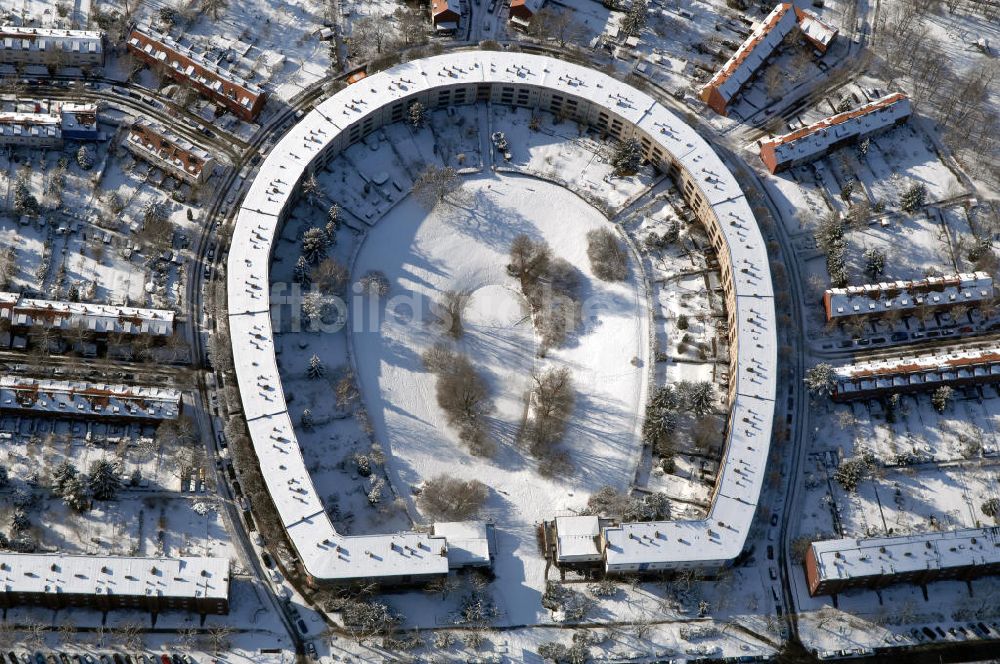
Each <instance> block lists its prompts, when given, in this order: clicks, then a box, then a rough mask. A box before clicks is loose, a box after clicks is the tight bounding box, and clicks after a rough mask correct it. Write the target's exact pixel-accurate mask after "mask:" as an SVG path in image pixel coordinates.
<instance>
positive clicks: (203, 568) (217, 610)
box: [0, 552, 230, 615]
mask: <svg viewBox="0 0 1000 664" xmlns="http://www.w3.org/2000/svg"><path fill="white" fill-rule="evenodd" d="M229 583H230V571H229V560H228V559H227V558H193V557H183V558H164V557H159V558H146V557H135V556H93V555H72V554H66V553H7V552H4V553H2V554H0V607H2V608H4V609H7V608H13V607H21V606H41V607H45V608H47V609H52V610H54V611H58V610H60V609H65V608H71V607H84V608H91V609H97V610H99V611H108V610H111V609H131V610H136V609H138V610H144V611H150V612H153V613H159V612H161V611H191V612H195V613H199V614H202V615H208V614H219V615H225V614H227V613H229Z"/></svg>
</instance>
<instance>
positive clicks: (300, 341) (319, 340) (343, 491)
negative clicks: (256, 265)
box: [271, 148, 411, 534]
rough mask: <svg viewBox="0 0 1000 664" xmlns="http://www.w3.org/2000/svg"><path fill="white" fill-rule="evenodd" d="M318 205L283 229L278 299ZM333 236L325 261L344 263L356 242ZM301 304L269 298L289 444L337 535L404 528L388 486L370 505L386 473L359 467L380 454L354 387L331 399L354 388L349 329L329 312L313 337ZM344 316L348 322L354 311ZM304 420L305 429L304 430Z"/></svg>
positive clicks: (346, 235) (400, 507) (319, 219)
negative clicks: (313, 371) (314, 369)
mask: <svg viewBox="0 0 1000 664" xmlns="http://www.w3.org/2000/svg"><path fill="white" fill-rule="evenodd" d="M366 149H367V148H366ZM334 164H336V162H334ZM334 171H335V172H337V169H334ZM321 180H322V178H321ZM322 207H323V206H319V207H316V206H310V205H308V204H302V205H299V206H297V207H296V208H295V210H294V211H293V214H292V216H291V218H290V219H289V220H288V221H287V222H286V223H285V226H284V227H283V228H282V231H281V235H280V237H279V240H278V242H277V243H276V245H275V252H274V259H273V261H272V266H271V283H272V288H276V289H279V291H278V293H277V294H278V295H279V297H281V296H286V295H291V294H292V291H291V290H290V289H289V285H290V284H292V283H293V267H294V265H295V262H296V261H297V260H298V256H299V255H300V252H301V237H302V234H303V233H304V232H305V230H306V229H308V228H310V227H313V226H320V225H322V224H323V223H324V222H325V215H324V214H323V213H322V212H321V210H320V208H322ZM337 238H338V241H337V243H336V245H335V246H334V247H332V248H331V249H330V257H331V258H332V259H334V260H336V261H338V262H339V263H341V264H344V265H346V264H348V263H349V261H350V256H351V255H352V254H353V252H354V251H355V250H356V248H357V246H356V245H357V240H356V239H355V237H354V233H352V232H351V231H350V229H348V228H346V227H345V228H344V229H343V230H342V231H341V232H339V233H338V234H337ZM296 286H297V285H296ZM301 306H302V302H301V300H300V299H298V298H297V297H290V298H289V299H288V304H287V305H283V304H278V299H277V298H272V317H273V318H274V319H275V320H276V321H277V324H276V326H275V328H276V329H277V330H280V331H279V332H278V333H277V334H276V335H275V350H276V357H277V361H278V368H279V370H280V371H281V378H282V386H283V389H284V392H285V398H286V401H287V402H288V408H289V412H290V413H291V414H292V421H293V422H294V423H295V424H296V425H297V426H296V430H295V435H296V439H297V440H298V441H299V444H300V445H301V446H302V452H303V456H304V457H305V460H306V467H307V468H308V469H309V474H310V477H311V478H312V481H313V484H314V485H315V486H316V490H317V493H318V495H319V496H320V499H321V500H322V501H323V504H324V506H325V507H326V509H327V512H328V513H329V515H330V518H331V519H332V520H333V523H334V526H335V527H336V528H337V532H340V533H344V534H370V533H384V532H393V531H399V530H408V529H409V528H410V526H411V523H410V520H409V518H408V516H407V514H406V505H405V504H402V503H399V502H396V501H394V498H393V495H392V490H393V488H394V487H391V486H385V487H383V489H380V490H379V492H378V496H377V497H376V498H375V499H374V500H372V497H373V494H372V489H373V488H374V486H375V483H376V482H377V481H379V480H382V481H383V482H384V477H385V474H384V472H383V471H382V469H381V468H380V465H381V464H380V463H376V462H368V461H366V462H364V463H365V464H367V465H363V464H362V463H360V462H359V461H358V457H359V456H364V457H365V458H366V459H368V458H369V456H372V457H375V458H378V457H379V455H377V454H376V455H373V454H372V438H371V434H370V432H369V431H368V430H367V428H366V426H367V425H366V422H367V418H366V417H365V416H364V415H363V414H361V415H359V416H356V415H355V410H356V408H358V407H361V408H362V409H363V406H364V404H361V403H359V401H358V398H357V393H356V389H355V390H352V391H351V393H352V394H353V396H351V398H348V399H344V400H343V401H338V399H337V398H336V397H335V394H336V393H337V392H336V390H337V386H338V383H340V382H341V381H342V380H346V381H349V382H351V383H353V374H352V370H351V368H350V361H349V355H348V334H349V329H344V326H343V325H344V322H345V321H342V320H339V321H338V319H337V316H336V314H333V317H332V318H331V319H329V324H328V325H324V329H323V330H322V331H312V330H311V329H310V328H309V327H308V325H307V323H308V321H307V320H305V318H304V317H302V316H300V308H301ZM345 312H346V310H345ZM350 315H352V316H353V312H351V313H350ZM313 356H316V357H317V358H318V359H319V361H320V362H321V364H322V375H319V376H316V377H314V378H313V377H310V376H309V367H310V363H311V361H312V357H313ZM372 406H373V407H374V404H373V405H372ZM306 411H308V415H306V414H305V413H306ZM303 418H305V419H306V421H308V425H303ZM370 471H373V472H370Z"/></svg>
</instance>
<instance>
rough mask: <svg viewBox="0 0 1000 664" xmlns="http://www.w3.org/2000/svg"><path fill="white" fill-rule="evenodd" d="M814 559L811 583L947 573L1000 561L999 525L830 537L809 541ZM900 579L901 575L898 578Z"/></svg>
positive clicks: (994, 564) (999, 563) (814, 585)
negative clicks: (891, 534) (857, 537)
mask: <svg viewBox="0 0 1000 664" xmlns="http://www.w3.org/2000/svg"><path fill="white" fill-rule="evenodd" d="M813 564H814V569H815V572H812V573H811V574H810V576H812V574H814V575H815V576H814V577H813V578H811V579H810V586H812V587H813V588H815V587H816V586H819V585H820V584H822V583H824V582H829V581H831V580H833V581H848V580H850V581H862V580H864V579H867V578H872V577H880V578H881V581H882V582H884V581H887V579H886V578H885V577H890V576H896V575H898V576H904V575H911V574H913V573H917V572H928V571H931V572H939V573H944V574H941V575H942V576H947V572H948V571H949V570H951V571H957V570H959V569H961V568H966V567H982V568H984V570H985V568H987V567H988V566H994V567H995V566H996V565H1000V528H997V527H990V528H965V529H961V530H949V531H943V532H930V533H921V534H916V535H898V536H895V537H873V538H868V539H854V538H845V539H833V540H823V541H819V542H813V543H812V545H811V546H810V551H809V556H808V557H807V567H809V566H811V565H813ZM900 580H902V579H900Z"/></svg>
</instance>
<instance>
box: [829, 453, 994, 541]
mask: <svg viewBox="0 0 1000 664" xmlns="http://www.w3.org/2000/svg"><path fill="white" fill-rule="evenodd" d="M880 475H881V476H880V477H878V478H876V479H871V480H866V481H863V482H861V484H859V485H858V489H857V492H856V493H850V494H848V493H846V492H844V491H843V489H841V488H840V487H839V485H837V484H834V491H833V496H834V500H835V501H836V504H837V505H838V508H839V510H840V514H841V519H842V521H841V523H842V524H843V528H844V536H845V537H871V536H881V535H887V534H889V535H906V534H911V533H922V532H928V531H931V530H956V529H959V528H975V527H979V526H983V525H988V524H991V523H992V519H991V518H989V517H987V516H985V515H984V514H983V513H982V502H983V501H984V500H985V499H986V498H987V497H989V496H991V495H996V490H997V489H996V481H997V474H996V470H995V469H992V468H978V467H976V466H974V465H966V466H948V467H934V466H921V467H918V468H889V469H885V470H884V471H882V472H881V473H880Z"/></svg>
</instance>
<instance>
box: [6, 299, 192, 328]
mask: <svg viewBox="0 0 1000 664" xmlns="http://www.w3.org/2000/svg"><path fill="white" fill-rule="evenodd" d="M4 319H5V320H9V321H11V323H12V324H13V325H18V326H25V327H31V326H43V327H51V328H56V329H63V330H67V329H84V330H90V331H92V332H95V333H100V334H105V333H120V334H130V335H134V334H148V335H152V336H170V335H171V334H173V333H174V312H173V311H170V310H168V309H142V308H138V307H119V306H114V305H108V304H92V303H89V302H64V301H59V300H36V299H33V298H27V297H23V296H21V295H20V294H19V293H6V292H0V320H4Z"/></svg>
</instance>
